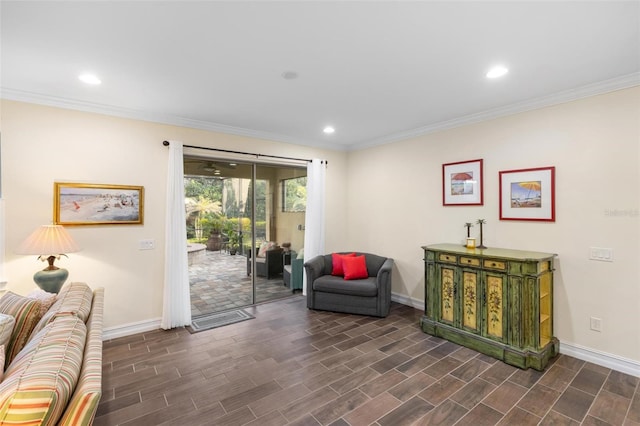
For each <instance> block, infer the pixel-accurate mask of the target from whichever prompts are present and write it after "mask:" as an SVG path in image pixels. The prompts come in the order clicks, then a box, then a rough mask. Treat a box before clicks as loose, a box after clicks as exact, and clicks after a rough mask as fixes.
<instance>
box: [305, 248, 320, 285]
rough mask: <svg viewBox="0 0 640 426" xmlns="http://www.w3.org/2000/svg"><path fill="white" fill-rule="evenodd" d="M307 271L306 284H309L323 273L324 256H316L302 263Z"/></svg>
mask: <svg viewBox="0 0 640 426" xmlns="http://www.w3.org/2000/svg"><path fill="white" fill-rule="evenodd" d="M304 269H305V271H306V272H307V285H308V286H310V285H311V284H312V283H313V282H314V281H315V280H316V279H317V278H318V277H321V276H322V275H324V256H322V255H320V256H316V257H314V258H313V259H311V260H309V261H307V262H305V263H304Z"/></svg>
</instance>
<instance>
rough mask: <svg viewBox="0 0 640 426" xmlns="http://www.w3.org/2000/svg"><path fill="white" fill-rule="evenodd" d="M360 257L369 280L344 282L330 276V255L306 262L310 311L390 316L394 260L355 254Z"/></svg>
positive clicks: (340, 278)
mask: <svg viewBox="0 0 640 426" xmlns="http://www.w3.org/2000/svg"><path fill="white" fill-rule="evenodd" d="M345 253H346V252H345ZM345 253H342V254H345ZM361 254H364V255H365V260H366V264H367V272H368V274H369V277H368V278H365V279H361V280H345V279H344V278H342V277H336V276H333V275H331V271H332V268H333V262H332V256H331V254H325V255H320V256H316V257H314V258H313V259H311V260H309V261H308V262H305V264H304V268H305V271H306V273H307V307H308V308H309V309H318V310H322V311H333V312H345V313H350V314H360V315H371V316H376V317H386V316H387V315H388V314H389V307H390V306H391V269H392V268H393V259H391V258H386V257H382V256H378V255H375V254H371V253H356V255H361Z"/></svg>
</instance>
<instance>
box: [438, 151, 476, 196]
mask: <svg viewBox="0 0 640 426" xmlns="http://www.w3.org/2000/svg"><path fill="white" fill-rule="evenodd" d="M482 183H483V178H482V160H470V161H460V162H458V163H447V164H443V165H442V205H443V206H481V205H482V204H483V203H484V199H483V191H482Z"/></svg>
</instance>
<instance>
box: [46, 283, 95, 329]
mask: <svg viewBox="0 0 640 426" xmlns="http://www.w3.org/2000/svg"><path fill="white" fill-rule="evenodd" d="M92 299H93V291H92V290H91V288H90V287H89V286H88V285H87V284H85V283H79V282H73V283H69V284H66V285H65V286H64V287H62V290H60V293H59V294H58V298H57V299H56V301H55V303H54V304H53V305H51V308H49V310H48V311H47V313H46V314H44V315H43V316H42V319H40V321H39V322H38V324H37V325H36V326H35V328H34V330H33V333H34V334H35V333H38V332H39V331H40V330H42V329H43V328H44V327H45V326H46V325H47V324H49V323H50V322H51V321H53V319H54V318H56V317H58V316H61V315H69V314H71V315H76V316H78V317H79V318H80V319H82V321H84V322H86V321H87V319H88V318H89V313H90V312H91V300H92Z"/></svg>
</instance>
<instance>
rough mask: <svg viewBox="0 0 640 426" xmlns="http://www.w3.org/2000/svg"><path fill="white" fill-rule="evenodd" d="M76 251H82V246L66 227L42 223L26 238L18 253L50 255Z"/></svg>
mask: <svg viewBox="0 0 640 426" xmlns="http://www.w3.org/2000/svg"><path fill="white" fill-rule="evenodd" d="M76 251H80V247H79V246H78V244H76V242H75V241H73V238H71V235H69V233H68V232H67V230H66V229H64V227H62V226H61V225H42V226H41V227H39V228H37V229H36V230H35V231H33V233H32V234H31V235H29V237H28V238H27V239H26V240H24V242H23V243H22V244H21V245H20V247H18V249H17V250H16V253H17V254H37V255H39V256H49V255H59V254H64V253H74V252H76Z"/></svg>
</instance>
